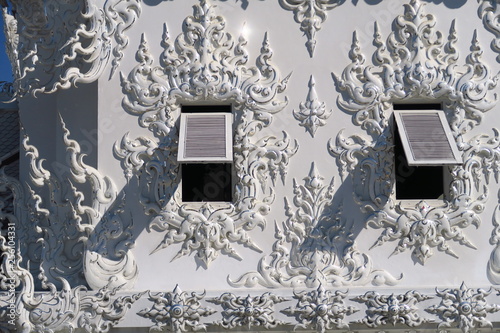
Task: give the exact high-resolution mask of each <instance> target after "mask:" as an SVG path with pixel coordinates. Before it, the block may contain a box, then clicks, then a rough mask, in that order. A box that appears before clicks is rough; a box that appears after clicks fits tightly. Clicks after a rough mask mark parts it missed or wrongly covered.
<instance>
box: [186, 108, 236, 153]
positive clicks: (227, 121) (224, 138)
mask: <svg viewBox="0 0 500 333" xmlns="http://www.w3.org/2000/svg"><path fill="white" fill-rule="evenodd" d="M231 117H232V114H231V113H227V112H224V113H223V112H220V113H219V112H211V113H181V121H180V132H179V154H178V158H177V159H178V161H180V162H232V160H233V142H232V141H233V138H232V131H231V128H232V125H231V124H232V118H231Z"/></svg>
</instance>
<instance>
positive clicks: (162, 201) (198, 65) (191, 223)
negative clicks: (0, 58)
mask: <svg viewBox="0 0 500 333" xmlns="http://www.w3.org/2000/svg"><path fill="white" fill-rule="evenodd" d="M183 27H184V33H182V34H181V35H179V36H178V37H177V38H176V39H175V42H174V43H171V42H170V36H169V33H168V30H167V29H166V27H165V31H164V35H163V41H162V45H163V47H164V52H163V53H162V55H161V57H160V66H154V65H153V57H152V55H151V54H150V53H149V49H148V44H147V42H146V39H145V37H144V36H143V38H142V41H141V46H140V48H139V50H138V52H137V59H138V61H139V64H138V65H137V66H136V67H135V68H134V69H133V70H132V72H131V73H130V74H129V75H128V78H125V76H124V75H122V85H123V90H124V91H125V93H126V97H125V99H124V101H123V102H124V105H125V107H126V109H127V110H128V111H129V112H131V113H133V114H136V115H138V116H139V117H140V124H141V126H143V127H147V128H149V129H150V130H151V131H152V132H153V133H154V135H155V137H156V138H147V137H140V138H137V139H130V138H129V137H128V135H125V136H124V138H123V140H122V142H121V143H120V145H118V144H117V145H116V146H115V151H116V153H117V155H118V156H120V157H121V158H122V159H123V163H124V168H125V173H126V175H127V177H129V178H130V177H131V176H132V175H134V174H135V175H137V178H138V181H139V183H140V186H141V188H143V189H145V191H144V193H143V198H142V203H143V205H144V207H145V210H146V213H147V214H149V215H151V216H152V219H151V223H150V225H149V227H150V228H151V229H153V230H155V231H159V232H165V237H164V240H163V241H162V242H161V244H159V245H158V246H157V247H156V249H155V250H154V251H156V250H159V249H161V248H164V247H167V246H170V245H172V244H181V250H180V251H179V252H178V254H177V255H176V256H175V258H179V257H181V256H184V255H187V254H190V253H192V252H196V255H197V258H198V259H199V260H201V261H202V262H203V263H204V265H205V266H208V265H209V264H210V262H212V261H213V260H214V259H215V258H217V256H218V254H219V253H220V252H222V253H223V254H226V255H230V256H232V257H234V258H240V256H239V254H237V253H236V250H235V249H234V248H233V247H232V243H240V244H242V245H244V246H248V247H250V248H252V249H254V250H256V251H260V250H259V248H258V246H257V245H256V244H254V243H253V242H252V241H251V239H250V238H249V236H248V234H247V231H249V230H252V229H254V228H255V227H257V226H260V227H263V226H264V224H265V218H264V216H265V215H267V214H268V212H269V210H270V204H271V203H272V202H273V200H274V196H273V191H272V186H271V185H270V184H269V180H270V181H272V183H273V184H274V183H275V181H276V179H277V178H278V177H279V178H281V180H282V181H284V179H285V176H286V172H287V166H288V162H289V159H290V157H291V156H293V155H294V154H295V152H296V151H297V149H298V145H297V143H296V142H294V141H292V140H290V139H289V138H288V135H287V133H286V132H283V138H278V137H275V136H266V137H261V138H259V137H258V136H257V133H259V132H260V130H261V129H262V128H264V127H267V126H269V125H270V124H271V122H272V114H273V113H276V112H278V111H280V110H281V109H283V108H284V107H285V105H286V104H287V99H286V98H285V100H280V99H279V96H280V95H281V93H282V92H283V91H284V89H285V88H286V83H287V81H288V78H289V76H287V77H285V78H284V79H282V78H281V77H280V75H279V73H278V71H277V70H276V69H275V68H274V66H273V65H272V64H271V62H270V59H271V57H272V51H271V49H270V47H269V40H268V38H267V34H266V36H265V38H264V42H263V45H262V48H261V54H260V56H259V57H258V58H257V66H256V67H247V66H246V63H247V60H248V55H247V52H246V50H245V45H246V43H247V42H246V41H245V40H244V39H243V37H240V38H239V39H238V41H237V42H235V41H233V37H232V36H231V35H230V34H229V33H226V32H224V28H225V22H224V19H223V18H222V17H220V16H217V15H216V14H215V12H214V7H213V6H211V5H210V4H208V2H207V1H201V3H200V4H197V5H195V6H194V15H193V16H189V17H187V18H186V19H185V20H184V25H183ZM200 101H203V102H207V103H215V102H216V103H227V104H229V103H230V104H231V105H232V107H233V112H234V125H233V127H234V133H235V136H234V170H235V175H236V185H235V191H234V203H228V204H227V205H226V206H225V207H222V208H220V207H216V208H214V207H212V206H210V205H209V204H207V205H203V206H202V207H201V208H200V207H196V206H195V205H192V204H186V203H182V200H181V197H180V194H179V192H178V191H176V189H177V187H178V185H179V181H180V179H179V177H178V173H179V172H178V171H179V164H178V162H177V158H176V153H177V147H176V146H177V142H176V141H177V140H178V138H177V130H176V128H175V127H174V123H175V121H176V119H177V118H178V117H179V111H180V105H181V103H193V102H200ZM201 231H202V232H201ZM175 258H174V259H175Z"/></svg>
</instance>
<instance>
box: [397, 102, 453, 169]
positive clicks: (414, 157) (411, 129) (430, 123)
mask: <svg viewBox="0 0 500 333" xmlns="http://www.w3.org/2000/svg"><path fill="white" fill-rule="evenodd" d="M394 118H395V120H396V123H397V126H398V133H399V136H400V138H401V143H402V144H403V149H404V152H405V156H406V159H407V161H408V165H443V164H460V163H462V157H461V155H460V152H459V150H458V148H457V144H456V142H455V140H454V138H453V135H452V134H451V129H450V126H449V125H448V122H447V120H446V117H445V115H444V113H443V111H440V110H425V111H422V110H415V111H408V110H405V111H394Z"/></svg>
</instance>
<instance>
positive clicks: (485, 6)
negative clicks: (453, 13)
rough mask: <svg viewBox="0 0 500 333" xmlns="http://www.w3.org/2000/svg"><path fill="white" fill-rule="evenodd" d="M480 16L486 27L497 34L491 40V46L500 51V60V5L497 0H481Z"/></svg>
mask: <svg viewBox="0 0 500 333" xmlns="http://www.w3.org/2000/svg"><path fill="white" fill-rule="evenodd" d="M479 3H480V6H479V10H478V14H479V17H480V18H482V19H483V23H484V25H485V27H486V28H487V29H488V30H489V31H491V33H493V35H495V38H494V39H493V40H492V41H491V48H492V49H493V50H494V51H496V52H498V53H499V55H498V57H497V60H498V61H500V5H499V4H498V1H495V0H479Z"/></svg>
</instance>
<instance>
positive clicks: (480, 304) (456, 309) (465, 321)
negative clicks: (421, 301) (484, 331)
mask: <svg viewBox="0 0 500 333" xmlns="http://www.w3.org/2000/svg"><path fill="white" fill-rule="evenodd" d="M436 293H437V295H438V296H439V297H441V303H440V304H439V305H438V306H434V305H433V306H431V307H429V308H427V309H425V310H426V311H427V312H429V313H433V314H436V315H438V316H439V318H440V319H441V320H442V322H441V323H439V326H438V327H439V328H442V327H447V328H450V327H452V325H456V326H457V327H458V328H460V329H461V330H462V332H464V333H468V332H470V331H471V330H472V329H473V328H481V327H493V326H492V324H491V322H490V321H489V320H487V319H486V316H487V314H488V313H495V312H497V311H500V306H499V305H497V304H492V305H490V304H488V301H487V300H486V297H487V296H488V295H489V294H490V293H491V291H486V290H483V289H477V290H474V289H471V288H467V286H466V285H465V283H462V285H461V286H460V289H444V290H441V291H440V290H438V289H436Z"/></svg>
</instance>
